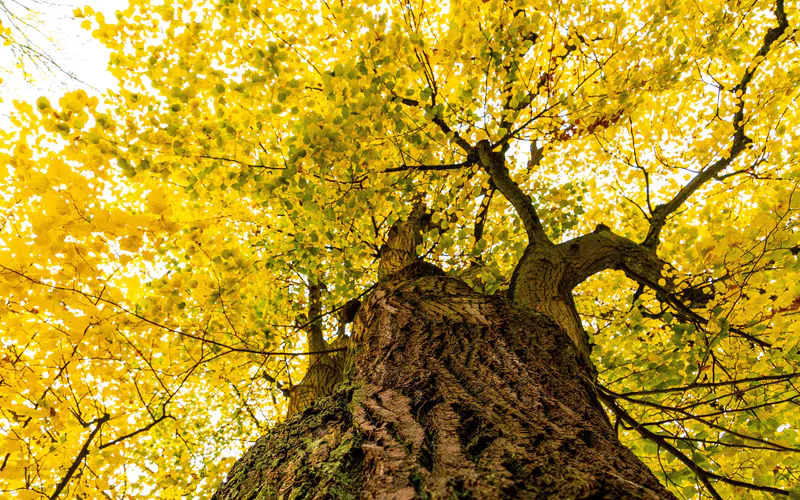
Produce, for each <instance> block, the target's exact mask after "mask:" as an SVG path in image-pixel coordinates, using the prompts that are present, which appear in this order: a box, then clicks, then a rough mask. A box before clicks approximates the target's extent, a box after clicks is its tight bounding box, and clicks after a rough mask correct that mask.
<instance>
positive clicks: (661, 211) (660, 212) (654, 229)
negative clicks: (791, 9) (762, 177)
mask: <svg viewBox="0 0 800 500" xmlns="http://www.w3.org/2000/svg"><path fill="white" fill-rule="evenodd" d="M775 17H776V19H777V20H778V26H776V27H774V28H770V29H769V30H767V33H766V34H765V35H764V41H763V43H762V44H761V47H760V48H759V49H758V52H757V53H756V56H755V58H754V61H756V60H763V58H764V57H766V56H767V54H768V53H769V51H770V49H771V48H772V46H773V44H774V43H775V42H776V41H777V40H778V39H779V38H780V37H781V36H782V35H783V34H784V33H785V32H786V30H787V29H788V28H789V21H788V19H787V18H786V12H784V8H783V0H777V1H776V3H775ZM758 66H759V64H758V63H755V64H752V65H751V66H750V67H748V68H747V70H746V71H745V72H744V75H742V79H741V80H740V81H739V83H738V84H736V85H735V86H734V87H733V89H731V91H732V92H734V93H735V94H736V95H737V101H738V106H739V110H738V111H737V112H736V114H734V115H733V126H734V133H733V141H732V142H731V147H730V150H729V151H728V155H727V158H720V159H719V160H717V161H716V162H714V163H713V164H712V165H711V166H710V167H708V168H707V169H705V170H703V171H702V172H700V173H698V174H697V175H696V176H694V178H692V179H691V180H690V181H689V182H688V183H687V184H686V185H685V186H684V187H683V188H682V189H681V190H680V191H679V192H678V194H676V195H675V197H674V198H672V199H671V200H670V201H668V202H667V203H665V204H663V205H658V206H657V207H656V208H655V210H654V211H653V214H652V217H651V219H650V229H649V230H648V231H647V236H646V237H645V240H644V242H643V243H642V244H643V245H644V246H646V247H648V248H656V247H658V244H659V242H660V241H659V236H660V234H661V230H662V229H663V228H664V225H665V224H666V221H667V217H669V216H670V215H671V214H673V213H675V211H677V210H678V208H680V206H681V205H683V203H685V202H686V200H687V199H689V197H690V196H691V195H692V194H694V193H695V192H696V191H697V190H698V189H699V188H700V187H701V186H702V185H703V184H705V183H706V182H708V181H709V180H711V179H712V178H714V177H715V176H716V175H717V174H719V173H720V172H722V170H724V169H725V168H726V167H728V165H730V164H731V163H733V161H734V160H735V159H736V157H737V156H739V154H740V153H741V152H742V151H744V150H745V149H746V148H747V146H748V145H749V144H750V143H751V142H753V141H752V140H751V139H750V138H749V137H747V135H745V131H744V126H745V119H744V95H745V94H746V93H747V85H748V84H749V83H750V81H751V80H752V79H753V76H754V75H755V73H756V70H757V69H758Z"/></svg>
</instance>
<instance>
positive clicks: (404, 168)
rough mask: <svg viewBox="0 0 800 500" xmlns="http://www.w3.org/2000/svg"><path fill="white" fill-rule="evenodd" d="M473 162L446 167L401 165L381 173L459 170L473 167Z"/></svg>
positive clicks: (450, 164) (451, 164)
mask: <svg viewBox="0 0 800 500" xmlns="http://www.w3.org/2000/svg"><path fill="white" fill-rule="evenodd" d="M474 164H475V162H472V161H465V162H461V163H448V164H446V165H403V166H400V167H392V168H387V169H386V170H384V171H383V173H384V174H386V173H390V172H405V171H408V170H414V171H417V172H431V171H440V170H460V169H462V168H465V167H470V166H472V165H474Z"/></svg>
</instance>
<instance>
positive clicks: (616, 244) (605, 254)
mask: <svg viewBox="0 0 800 500" xmlns="http://www.w3.org/2000/svg"><path fill="white" fill-rule="evenodd" d="M559 248H561V249H562V251H563V252H564V255H565V256H566V257H567V260H568V261H569V263H570V265H571V266H572V269H573V280H574V281H573V282H572V283H569V284H568V285H569V287H570V289H572V288H575V287H576V286H578V285H579V284H580V283H582V282H583V281H585V280H586V279H587V278H589V277H590V276H592V275H594V274H597V273H599V272H600V271H604V270H606V269H615V270H619V271H624V272H625V274H626V275H627V276H628V277H629V278H631V279H633V280H634V281H637V282H640V283H641V282H642V281H643V278H644V279H645V280H646V281H647V282H648V283H654V284H657V283H658V280H659V279H660V278H661V269H662V268H663V267H664V262H663V261H662V260H661V259H659V258H658V256H657V255H656V253H655V251H653V250H651V249H649V248H647V247H645V246H643V245H639V244H637V243H635V242H633V241H631V240H629V239H628V238H625V237H624V236H620V235H618V234H614V233H613V232H611V230H610V229H609V228H608V227H606V226H603V225H600V226H598V227H597V229H595V231H594V232H592V233H589V234H586V235H583V236H579V237H577V238H575V239H572V240H570V241H567V242H564V243H562V244H560V245H559Z"/></svg>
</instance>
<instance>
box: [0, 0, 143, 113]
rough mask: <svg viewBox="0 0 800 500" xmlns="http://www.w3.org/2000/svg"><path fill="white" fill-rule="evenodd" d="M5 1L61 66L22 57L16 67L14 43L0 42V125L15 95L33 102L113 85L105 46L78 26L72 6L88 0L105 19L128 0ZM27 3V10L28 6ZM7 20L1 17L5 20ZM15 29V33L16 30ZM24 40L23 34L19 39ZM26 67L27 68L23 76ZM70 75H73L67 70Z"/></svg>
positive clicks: (30, 36)
mask: <svg viewBox="0 0 800 500" xmlns="http://www.w3.org/2000/svg"><path fill="white" fill-rule="evenodd" d="M5 5H6V7H7V8H8V9H9V10H10V11H11V12H12V13H13V15H14V16H16V17H17V18H18V19H19V20H20V22H19V23H18V24H17V25H18V26H19V27H20V29H22V31H23V32H24V34H25V36H27V37H28V39H29V40H30V42H32V43H33V44H34V45H35V46H36V47H37V48H38V50H39V51H41V52H42V53H43V54H45V55H46V56H48V57H50V58H51V59H52V60H53V61H54V62H55V63H56V64H57V65H58V66H59V67H60V70H59V69H58V68H55V67H52V66H49V69H48V66H47V65H46V64H43V63H40V64H39V65H38V66H37V64H36V63H35V62H33V61H30V60H26V59H25V58H24V57H23V64H22V67H17V66H18V64H17V59H16V58H15V54H14V52H13V51H12V49H11V48H10V47H8V46H2V45H0V68H3V71H0V79H2V80H3V81H2V83H0V99H2V102H0V126H4V125H6V124H8V123H9V117H10V113H11V112H12V111H13V109H14V104H13V101H15V100H19V101H27V102H29V103H31V104H33V103H34V102H35V101H36V99H37V98H38V97H39V96H45V97H47V98H48V99H50V101H51V102H54V103H55V102H58V98H59V97H60V96H61V95H62V94H64V93H65V92H68V91H71V90H77V89H84V90H86V91H87V93H89V94H94V95H97V94H100V93H102V92H103V91H105V90H106V89H107V88H110V87H115V86H116V80H115V79H114V77H113V76H111V74H110V73H109V72H108V70H107V65H108V56H109V51H108V50H107V49H106V48H105V47H104V46H103V44H101V43H100V42H99V41H97V40H95V39H94V38H92V35H91V33H90V32H89V31H87V30H84V29H82V28H81V27H80V23H81V21H82V19H76V18H75V17H74V15H73V13H72V12H73V10H75V9H76V8H79V7H84V6H87V5H88V6H90V7H92V8H93V9H94V10H95V11H97V12H102V13H103V15H104V16H105V17H106V19H109V20H113V19H115V13H116V11H118V10H123V9H125V8H126V7H127V5H128V1H127V0H102V1H100V0H82V1H69V0H65V1H58V2H53V3H51V2H48V1H45V0H21V2H20V3H19V4H16V3H14V2H6V3H5ZM26 8H27V9H28V10H26ZM8 22H9V21H8V20H7V19H6V18H4V19H3V23H4V24H7V23H8ZM15 35H19V32H16V33H15ZM19 41H20V42H22V41H23V40H19ZM26 73H27V74H28V75H27V77H26ZM70 75H72V76H70Z"/></svg>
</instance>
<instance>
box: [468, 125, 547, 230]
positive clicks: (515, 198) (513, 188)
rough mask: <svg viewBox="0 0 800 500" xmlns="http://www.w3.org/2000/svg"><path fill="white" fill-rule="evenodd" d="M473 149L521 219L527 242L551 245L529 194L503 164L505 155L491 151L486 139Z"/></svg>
mask: <svg viewBox="0 0 800 500" xmlns="http://www.w3.org/2000/svg"><path fill="white" fill-rule="evenodd" d="M475 149H476V150H477V152H478V158H479V160H480V162H481V165H482V166H483V168H484V169H485V170H486V172H488V173H489V176H490V177H491V178H492V182H493V183H494V185H495V187H497V190H498V191H500V192H501V193H502V194H503V196H505V197H506V199H507V200H508V201H509V203H511V205H512V206H513V207H514V210H516V212H517V215H519V218H520V219H521V220H522V225H523V227H525V232H526V233H527V234H528V244H529V245H534V244H539V245H548V246H550V245H552V244H553V243H552V242H551V241H550V239H549V238H548V237H547V235H546V234H545V232H544V227H542V223H541V221H540V220H539V216H538V215H537V214H536V209H535V208H534V207H533V203H532V202H531V198H530V196H528V195H527V194H525V193H524V192H523V191H522V189H520V187H519V186H518V185H517V183H516V182H514V181H513V180H512V179H511V176H510V175H509V173H508V168H507V167H506V165H505V155H504V154H503V152H502V151H501V152H494V151H492V145H491V143H490V142H489V141H487V140H486V139H484V140H482V141H480V142H478V144H477V146H475Z"/></svg>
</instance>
